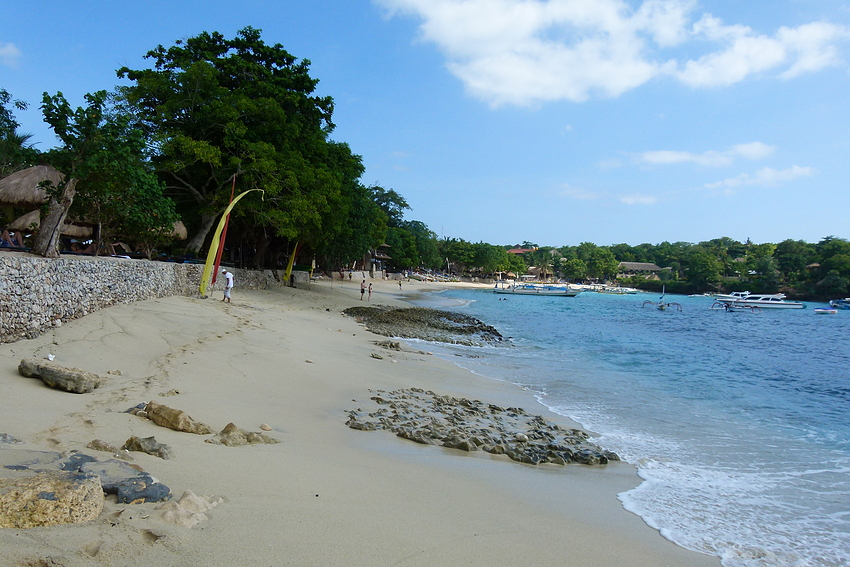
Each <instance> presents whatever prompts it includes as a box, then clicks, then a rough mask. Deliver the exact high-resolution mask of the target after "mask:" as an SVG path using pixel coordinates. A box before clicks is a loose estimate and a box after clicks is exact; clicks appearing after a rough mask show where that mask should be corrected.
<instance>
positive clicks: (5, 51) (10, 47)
mask: <svg viewBox="0 0 850 567" xmlns="http://www.w3.org/2000/svg"><path fill="white" fill-rule="evenodd" d="M20 57H21V50H20V49H18V48H17V47H16V46H15V44H14V43H0V63H2V64H3V65H6V66H7V67H17V66H18V59H20Z"/></svg>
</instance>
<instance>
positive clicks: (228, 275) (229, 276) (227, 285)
mask: <svg viewBox="0 0 850 567" xmlns="http://www.w3.org/2000/svg"><path fill="white" fill-rule="evenodd" d="M221 273H222V274H224V297H223V298H222V301H226V302H227V303H230V290H231V289H233V273H232V272H228V271H227V268H222V269H221Z"/></svg>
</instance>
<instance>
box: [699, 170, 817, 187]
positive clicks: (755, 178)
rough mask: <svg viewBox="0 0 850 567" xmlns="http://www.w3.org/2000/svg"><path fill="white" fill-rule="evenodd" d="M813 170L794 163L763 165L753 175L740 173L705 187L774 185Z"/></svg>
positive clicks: (806, 175) (812, 172) (807, 173)
mask: <svg viewBox="0 0 850 567" xmlns="http://www.w3.org/2000/svg"><path fill="white" fill-rule="evenodd" d="M814 172H815V170H814V169H812V168H811V167H800V166H799V165H794V166H791V167H789V168H788V169H780V170H777V169H773V168H772V167H764V168H762V169H760V170H758V171H757V172H756V173H755V174H754V175H750V174H749V173H742V174H740V175H737V176H735V177H729V178H726V179H723V180H722V181H717V182H714V183H706V185H705V186H706V188H708V189H724V188H726V189H728V188H732V187H741V186H765V187H768V186H774V185H779V184H780V183H784V182H786V181H791V180H792V179H796V178H798V177H808V176H809V175H812V174H814Z"/></svg>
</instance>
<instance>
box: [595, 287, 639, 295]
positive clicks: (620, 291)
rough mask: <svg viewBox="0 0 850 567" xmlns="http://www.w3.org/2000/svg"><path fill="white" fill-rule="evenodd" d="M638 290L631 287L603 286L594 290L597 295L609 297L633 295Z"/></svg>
mask: <svg viewBox="0 0 850 567" xmlns="http://www.w3.org/2000/svg"><path fill="white" fill-rule="evenodd" d="M639 291H640V290H637V289H635V288H633V287H619V286H605V287H601V288H599V289H597V290H596V292H597V293H608V294H611V295H634V294H636V293H638V292H639Z"/></svg>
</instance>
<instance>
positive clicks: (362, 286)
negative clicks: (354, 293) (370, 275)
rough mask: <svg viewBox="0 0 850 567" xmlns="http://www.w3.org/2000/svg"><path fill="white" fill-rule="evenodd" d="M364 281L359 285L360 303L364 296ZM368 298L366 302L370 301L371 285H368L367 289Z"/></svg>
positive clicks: (365, 289)
mask: <svg viewBox="0 0 850 567" xmlns="http://www.w3.org/2000/svg"><path fill="white" fill-rule="evenodd" d="M366 291H367V288H366V280H363V283H361V284H360V301H363V296H364V295H365V294H366ZM368 291H369V298H368V299H367V300H366V301H372V284H369V287H368Z"/></svg>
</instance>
